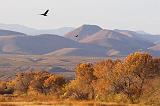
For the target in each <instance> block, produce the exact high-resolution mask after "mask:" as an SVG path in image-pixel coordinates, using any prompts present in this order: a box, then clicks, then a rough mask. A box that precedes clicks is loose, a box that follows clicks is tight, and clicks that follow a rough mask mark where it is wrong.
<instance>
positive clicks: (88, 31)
mask: <svg viewBox="0 0 160 106" xmlns="http://www.w3.org/2000/svg"><path fill="white" fill-rule="evenodd" d="M100 30H102V28H101V27H99V26H97V25H82V26H81V27H79V28H76V29H75V30H73V31H71V32H69V33H67V34H65V37H66V38H69V39H72V40H76V41H79V40H82V39H84V38H85V37H87V36H90V35H92V34H94V33H96V32H99V31H100ZM77 35H78V37H77V38H76V37H75V36H77Z"/></svg>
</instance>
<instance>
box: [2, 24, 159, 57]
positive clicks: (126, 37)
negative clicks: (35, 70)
mask: <svg viewBox="0 0 160 106" xmlns="http://www.w3.org/2000/svg"><path fill="white" fill-rule="evenodd" d="M18 27H19V28H16V27H13V29H14V30H17V31H18V32H17V31H13V29H12V30H11V31H10V30H8V29H7V28H6V27H3V25H2V24H1V26H0V29H1V30H0V53H1V54H28V55H37V54H38V55H39V54H40V55H42V54H45V55H55V56H57V55H58V56H100V57H102V56H124V55H128V54H130V53H132V52H135V51H147V52H150V53H152V54H154V55H155V56H160V43H159V42H160V35H151V34H148V33H144V32H143V33H142V32H135V31H128V30H118V29H116V30H108V29H103V28H101V27H99V26H97V25H82V26H80V27H78V28H76V29H72V28H70V29H68V31H69V30H71V29H72V31H70V32H68V31H64V30H58V32H57V33H59V34H51V33H50V31H47V30H46V32H45V31H44V32H45V33H42V32H41V31H39V32H38V30H37V31H36V33H37V34H36V33H35V34H33V33H32V35H34V36H29V35H31V34H29V33H31V32H32V31H28V33H27V30H21V26H19V25H18ZM11 28H12V27H10V29H11ZM22 29H24V27H23V26H22ZM27 29H29V28H27ZM62 33H63V34H62ZM64 33H65V34H64ZM59 35H64V36H59ZM76 35H79V36H78V37H75V36H76Z"/></svg>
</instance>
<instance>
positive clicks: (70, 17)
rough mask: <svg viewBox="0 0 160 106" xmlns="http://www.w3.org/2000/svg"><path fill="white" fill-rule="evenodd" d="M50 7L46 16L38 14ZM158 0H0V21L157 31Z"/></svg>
mask: <svg viewBox="0 0 160 106" xmlns="http://www.w3.org/2000/svg"><path fill="white" fill-rule="evenodd" d="M46 9H50V11H49V16H48V17H43V16H40V15H38V14H40V13H42V12H44V11H45V10H46ZM159 10H160V0H0V23H5V24H20V25H25V26H29V27H33V28H37V29H53V28H59V27H79V26H81V25H83V24H94V25H95V24H96V25H99V26H101V27H102V28H105V29H126V30H138V31H146V32H149V33H154V34H160V12H159Z"/></svg>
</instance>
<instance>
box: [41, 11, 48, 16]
mask: <svg viewBox="0 0 160 106" xmlns="http://www.w3.org/2000/svg"><path fill="white" fill-rule="evenodd" d="M48 12H49V10H46V12H45V13H43V14H40V15H43V16H47V14H48Z"/></svg>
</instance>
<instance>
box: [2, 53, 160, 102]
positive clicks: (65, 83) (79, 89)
mask: <svg viewBox="0 0 160 106" xmlns="http://www.w3.org/2000/svg"><path fill="white" fill-rule="evenodd" d="M75 74H76V77H75V79H74V80H69V79H66V78H65V77H63V76H61V75H55V74H52V73H49V72H24V73H18V74H17V75H16V76H15V77H14V78H13V79H12V80H9V81H0V94H1V95H4V94H11V95H31V96H34V95H44V96H48V95H50V96H56V97H57V98H59V99H76V100H95V101H107V102H111V101H112V102H125V103H126V102H129V103H138V102H140V98H141V96H142V95H143V93H144V91H145V89H147V87H146V86H147V84H148V81H150V80H151V79H154V78H156V77H158V76H159V75H160V58H154V57H152V56H151V55H150V54H148V53H141V52H135V53H133V54H130V55H128V56H127V57H126V58H124V59H123V60H119V59H116V60H111V59H107V60H103V61H99V62H96V63H94V64H91V63H80V64H78V65H77V67H76V68H75Z"/></svg>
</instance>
